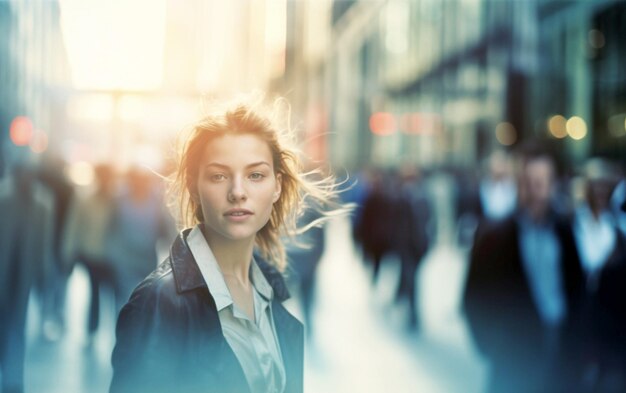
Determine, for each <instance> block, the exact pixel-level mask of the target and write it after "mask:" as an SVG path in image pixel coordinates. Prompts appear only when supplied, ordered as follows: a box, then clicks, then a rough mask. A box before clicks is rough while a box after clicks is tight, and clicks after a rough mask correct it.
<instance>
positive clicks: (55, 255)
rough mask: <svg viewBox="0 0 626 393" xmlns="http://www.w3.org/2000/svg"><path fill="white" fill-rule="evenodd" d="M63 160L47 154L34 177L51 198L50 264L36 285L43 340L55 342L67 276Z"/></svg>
mask: <svg viewBox="0 0 626 393" xmlns="http://www.w3.org/2000/svg"><path fill="white" fill-rule="evenodd" d="M66 166H67V165H66V162H65V160H64V159H63V158H62V157H61V156H60V155H58V153H56V152H52V151H50V152H47V153H46V154H45V155H44V156H43V158H42V160H41V162H40V163H39V172H38V178H39V180H40V181H41V183H42V184H43V185H44V186H45V187H46V189H47V190H48V191H49V193H50V195H52V201H53V223H52V225H53V227H52V228H53V231H52V264H51V266H50V269H48V270H47V272H46V274H45V276H42V277H41V278H40V280H38V282H37V283H36V289H37V290H38V295H39V300H40V303H41V313H42V315H41V321H42V332H43V337H44V338H45V339H47V340H51V341H54V340H58V339H60V338H61V335H63V334H64V332H65V323H66V321H65V301H66V295H67V282H68V279H69V276H70V273H71V266H68V265H67V264H66V263H65V262H66V261H65V260H64V258H63V234H64V232H65V225H66V222H67V214H68V210H69V206H70V203H71V201H72V198H73V194H74V186H73V184H72V183H71V182H70V181H69V180H68V178H67V177H66V175H65V169H66Z"/></svg>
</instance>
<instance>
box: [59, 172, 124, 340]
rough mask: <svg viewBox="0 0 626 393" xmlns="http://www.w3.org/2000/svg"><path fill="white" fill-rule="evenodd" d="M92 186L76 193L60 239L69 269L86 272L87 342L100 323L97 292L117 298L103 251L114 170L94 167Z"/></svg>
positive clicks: (111, 205) (108, 232)
mask: <svg viewBox="0 0 626 393" xmlns="http://www.w3.org/2000/svg"><path fill="white" fill-rule="evenodd" d="M95 183H96V184H95V189H93V190H91V192H90V193H88V194H86V195H79V194H78V193H77V194H76V197H75V198H74V201H73V204H72V207H71V208H70V213H69V217H68V223H67V227H66V231H65V236H64V258H65V260H66V261H68V262H67V263H68V264H69V265H71V266H73V264H74V263H81V264H83V265H84V266H85V268H86V269H87V272H88V273H89V280H90V287H91V301H90V303H89V317H88V322H87V331H88V333H89V337H90V340H89V343H91V342H92V341H93V336H94V334H95V333H96V331H97V329H98V325H99V321H100V289H101V288H102V287H108V288H110V289H111V290H112V293H113V294H114V296H115V297H116V298H118V297H119V296H120V293H119V291H120V288H119V285H118V283H117V280H116V278H115V269H114V266H113V264H112V261H111V258H110V257H109V250H108V249H107V244H108V241H109V238H110V236H111V229H112V226H111V217H112V215H113V212H114V211H115V205H114V202H115V201H114V194H115V186H116V184H115V172H114V169H113V168H112V167H111V166H110V165H108V164H100V165H97V166H96V167H95ZM124 300H125V299H124ZM121 301H122V300H121V299H119V300H118V302H121Z"/></svg>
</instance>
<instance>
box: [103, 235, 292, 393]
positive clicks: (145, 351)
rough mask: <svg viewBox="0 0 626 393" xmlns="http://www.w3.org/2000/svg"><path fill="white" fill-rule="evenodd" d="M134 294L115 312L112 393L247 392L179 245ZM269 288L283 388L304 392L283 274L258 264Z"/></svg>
mask: <svg viewBox="0 0 626 393" xmlns="http://www.w3.org/2000/svg"><path fill="white" fill-rule="evenodd" d="M189 231H190V230H189V229H187V230H185V231H183V232H182V233H181V234H180V235H179V236H178V237H177V238H176V240H175V241H174V243H173V245H172V247H171V250H170V256H169V258H168V259H166V260H165V261H164V262H162V263H161V264H160V265H159V267H158V268H157V269H156V270H155V271H154V272H152V273H151V274H150V275H149V276H148V277H147V278H146V279H145V280H144V281H143V282H141V284H139V286H138V287H137V288H136V289H135V291H134V292H133V294H132V295H131V297H130V300H129V301H128V303H127V304H126V305H125V306H124V307H123V308H122V311H121V312H120V315H119V318H118V321H117V328H116V336H117V342H116V344H115V348H114V350H113V355H112V364H113V380H112V382H111V387H110V392H111V393H121V392H133V393H136V392H150V393H153V392H185V393H186V392H237V393H240V392H248V391H249V388H248V385H247V382H246V378H245V376H244V373H243V369H242V368H241V366H240V364H239V362H238V360H237V358H236V357H235V354H234V352H233V351H232V349H231V348H230V346H229V345H228V343H227V342H226V339H225V338H224V335H223V333H222V327H221V325H220V321H219V317H218V313H217V308H216V306H215V301H214V299H213V297H212V296H211V293H210V292H209V290H208V287H207V285H206V283H205V282H204V280H203V278H202V274H201V273H200V270H199V268H198V265H197V264H196V262H195V260H194V258H193V256H192V254H191V251H190V250H189V248H188V246H187V243H186V241H185V238H186V236H187V235H188V233H189ZM256 260H257V263H258V264H259V267H260V268H261V270H262V271H263V273H264V275H265V277H266V278H267V281H268V283H269V284H270V285H271V286H272V288H273V289H274V300H273V304H272V310H273V317H274V323H275V326H276V333H277V335H278V340H279V343H280V348H281V351H282V356H283V361H284V364H285V371H286V374H287V384H286V389H285V392H287V393H292V392H293V393H298V392H302V391H303V360H304V335H303V327H302V324H301V323H300V322H299V321H298V320H297V319H296V318H294V317H293V316H292V315H291V314H289V312H287V310H286V309H285V308H284V307H283V305H282V302H283V301H284V300H286V299H287V298H288V297H289V293H288V291H287V288H286V286H285V282H284V280H283V277H282V275H281V274H280V272H278V271H277V270H276V269H275V268H274V267H273V266H271V265H269V264H268V263H267V262H264V261H263V260H261V259H260V258H257V259H256Z"/></svg>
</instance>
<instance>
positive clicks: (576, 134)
mask: <svg viewBox="0 0 626 393" xmlns="http://www.w3.org/2000/svg"><path fill="white" fill-rule="evenodd" d="M565 128H567V134H568V135H569V136H570V137H571V138H572V139H574V140H577V141H578V140H581V139H583V138H584V137H585V136H587V123H585V121H584V120H583V119H582V118H581V117H579V116H572V117H570V119H569V120H568V121H567V123H565Z"/></svg>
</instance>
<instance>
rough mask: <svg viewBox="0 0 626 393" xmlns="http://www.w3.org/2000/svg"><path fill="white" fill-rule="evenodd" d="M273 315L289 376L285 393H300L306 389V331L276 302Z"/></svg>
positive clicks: (286, 372)
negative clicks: (304, 380) (304, 382)
mask: <svg viewBox="0 0 626 393" xmlns="http://www.w3.org/2000/svg"><path fill="white" fill-rule="evenodd" d="M272 313H273V316H274V323H275V324H276V334H277V335H278V342H279V343H280V350H281V353H282V355H283V363H284V364H285V374H286V375H287V383H286V386H285V393H300V392H302V391H303V389H304V387H303V375H304V370H303V368H304V329H303V327H302V324H301V323H300V322H299V321H298V320H297V319H296V318H294V317H293V316H292V315H291V314H289V312H288V311H287V310H286V309H285V307H284V306H283V305H282V304H281V303H280V302H278V301H276V300H274V302H273V305H272Z"/></svg>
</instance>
